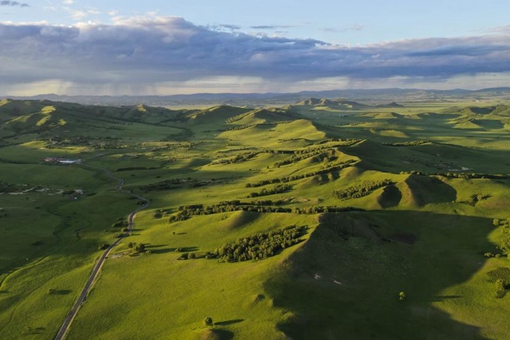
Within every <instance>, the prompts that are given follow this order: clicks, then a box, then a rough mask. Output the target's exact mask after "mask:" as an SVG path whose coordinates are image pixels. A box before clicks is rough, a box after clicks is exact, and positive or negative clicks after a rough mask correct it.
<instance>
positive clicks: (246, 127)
mask: <svg viewBox="0 0 510 340" xmlns="http://www.w3.org/2000/svg"><path fill="white" fill-rule="evenodd" d="M254 126H257V124H249V125H239V126H234V127H229V128H225V129H223V131H238V130H245V129H249V128H252V127H254Z"/></svg>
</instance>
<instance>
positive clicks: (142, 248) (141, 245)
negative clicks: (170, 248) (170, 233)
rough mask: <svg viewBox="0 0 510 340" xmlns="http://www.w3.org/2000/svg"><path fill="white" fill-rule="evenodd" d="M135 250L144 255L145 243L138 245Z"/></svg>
mask: <svg viewBox="0 0 510 340" xmlns="http://www.w3.org/2000/svg"><path fill="white" fill-rule="evenodd" d="M135 250H136V251H137V252H139V253H143V252H144V251H145V244H143V243H140V244H139V245H137V246H136V247H135Z"/></svg>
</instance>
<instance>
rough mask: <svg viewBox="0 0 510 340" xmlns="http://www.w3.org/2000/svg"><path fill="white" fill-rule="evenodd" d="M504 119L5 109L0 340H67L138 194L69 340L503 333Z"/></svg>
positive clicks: (368, 108) (20, 105)
mask: <svg viewBox="0 0 510 340" xmlns="http://www.w3.org/2000/svg"><path fill="white" fill-rule="evenodd" d="M508 110H509V106H508V105H506V104H505V105H504V104H500V105H491V106H487V107H478V106H474V105H472V103H470V104H466V105H465V106H462V107H460V106H459V107H453V108H452V107H448V104H447V103H419V104H417V103H398V104H397V103H391V104H381V105H364V104H361V103H355V102H348V101H345V100H342V99H338V100H322V99H310V100H308V101H304V102H301V103H298V104H296V105H292V106H289V107H283V108H265V109H258V108H238V107H232V106H217V107H213V108H209V109H200V110H198V109H196V110H181V111H172V110H169V109H165V108H153V107H149V106H145V105H136V106H130V107H103V106H83V105H77V104H70V103H58V102H50V101H13V100H2V101H0V173H1V174H2V176H1V177H0V231H1V232H2V238H1V240H0V338H2V339H4V338H5V339H26V338H31V339H53V338H54V336H55V334H56V332H57V330H58V328H59V327H60V325H61V323H62V321H63V320H64V317H65V315H66V314H67V313H68V312H69V310H70V308H71V306H72V304H73V302H74V301H75V300H76V298H77V296H78V295H79V294H80V291H81V289H82V287H83V285H84V284H85V282H86V280H87V278H88V276H89V274H90V272H91V270H92V266H93V264H94V263H95V261H96V260H97V259H98V257H99V256H100V255H101V254H102V252H103V250H102V249H104V248H105V245H108V244H112V243H113V242H115V240H117V238H118V237H119V235H120V234H122V232H123V229H124V228H126V226H127V220H126V218H127V216H128V214H129V213H130V212H132V211H134V210H135V209H137V208H139V207H141V205H142V204H143V202H141V201H140V198H139V197H136V196H133V195H132V194H136V195H143V196H144V197H147V198H148V199H150V201H151V203H150V206H149V208H148V209H145V210H142V211H140V212H138V213H137V215H136V219H135V229H134V230H133V231H132V232H131V234H130V235H129V236H128V237H126V238H123V239H122V240H121V242H120V244H119V245H118V246H117V247H115V248H114V249H113V251H112V253H110V255H109V257H108V259H107V260H106V263H105V265H104V267H103V270H102V273H101V275H100V277H99V280H98V281H97V282H96V284H95V286H94V288H93V290H92V292H91V293H90V295H89V296H88V298H87V300H86V303H85V304H84V305H83V306H82V307H81V309H80V311H79V313H78V316H77V317H76V319H75V320H74V322H73V324H72V326H71V329H70V332H69V335H68V339H169V338H171V339H197V340H198V339H232V338H235V339H339V338H342V339H343V338H345V339H411V338H412V339H506V338H507V334H510V326H509V325H508V323H507V322H506V315H507V314H508V313H509V312H510V310H508V309H509V308H510V307H508V305H509V304H508V302H507V300H508V299H509V298H510V297H508V296H505V294H506V291H507V288H508V287H510V264H509V263H508V251H509V249H510V236H509V235H510V234H509V233H510V232H509V230H510V229H509V226H508V218H510V212H509V210H508V204H507V202H508V201H509V200H510V162H509V161H508V159H510V157H509V156H510V146H509V145H510V140H508V139H509V136H508V133H507V132H508V124H509V123H508V119H509V118H508ZM47 157H52V158H56V159H60V158H65V159H81V160H82V162H81V163H80V164H71V165H63V164H59V162H58V160H57V161H53V162H47V161H46V158H47ZM113 176H115V177H117V178H119V179H121V180H122V181H121V182H123V188H122V189H123V190H116V188H115V186H116V185H118V182H117V181H116V180H113V179H112V177H113ZM142 245H143V246H142ZM498 280H501V281H498ZM496 285H499V288H498V287H497V286H496ZM401 293H402V294H401ZM399 297H400V298H401V299H400V298H399ZM206 317H210V318H212V321H213V323H214V325H206V324H205V323H204V320H205V318H206Z"/></svg>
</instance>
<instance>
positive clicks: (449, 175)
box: [400, 170, 510, 179]
mask: <svg viewBox="0 0 510 340" xmlns="http://www.w3.org/2000/svg"><path fill="white" fill-rule="evenodd" d="M400 174H401V175H419V176H443V177H447V178H463V179H510V174H485V173H474V172H473V173H465V172H445V173H433V174H426V173H424V172H422V171H415V170H412V171H400Z"/></svg>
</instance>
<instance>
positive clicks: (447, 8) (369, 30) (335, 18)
mask: <svg viewBox="0 0 510 340" xmlns="http://www.w3.org/2000/svg"><path fill="white" fill-rule="evenodd" d="M508 13H510V1H508V0H484V1H481V0H476V1H473V0H464V1H458V0H449V1H446V0H442V1H437V0H428V1H416V0H407V1H401V0H385V1H380V0H377V1H376V0H370V1H369V0H357V1H352V0H351V1H343V0H336V1H332V0H322V1H321V0H315V1H311V0H300V1H290V0H258V1H248V0H245V1H238V0H237V1H234V0H215V1H210V0H181V1H175V0H167V1H162V0H144V1H129V2H128V1H125V0H124V1H121V0H102V1H99V0H87V1H85V0H19V1H6V0H0V43H1V45H0V46H2V48H1V49H0V95H2V94H3V95H35V94H41V93H57V94H67V95H169V94H181V93H200V92H209V93H219V92H237V93H239V92H244V93H248V92H296V91H302V90H331V89H347V88H350V89H353V88H388V87H401V88H429V89H430V88H435V89H452V88H465V89H479V88H486V87H499V86H510V17H509V16H508Z"/></svg>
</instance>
